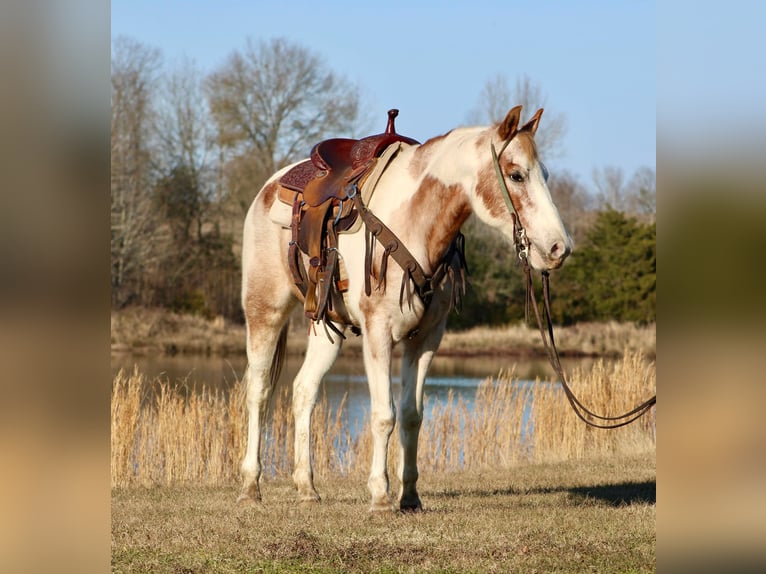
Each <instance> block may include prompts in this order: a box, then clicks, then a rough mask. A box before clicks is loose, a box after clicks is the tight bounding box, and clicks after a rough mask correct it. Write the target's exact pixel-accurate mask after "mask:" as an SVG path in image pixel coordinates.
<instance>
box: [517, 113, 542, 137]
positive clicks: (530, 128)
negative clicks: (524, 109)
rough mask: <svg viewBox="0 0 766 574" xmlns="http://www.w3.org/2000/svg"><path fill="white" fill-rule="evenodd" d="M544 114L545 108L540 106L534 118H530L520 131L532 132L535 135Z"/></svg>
mask: <svg viewBox="0 0 766 574" xmlns="http://www.w3.org/2000/svg"><path fill="white" fill-rule="evenodd" d="M542 115H543V108H540V109H539V110H537V112H535V115H534V116H532V119H531V120H529V121H528V122H527V123H525V124H524V125H523V126H522V127H521V129H520V130H519V131H520V132H531V133H532V135H535V132H536V131H537V126H538V125H539V124H540V118H541V117H542Z"/></svg>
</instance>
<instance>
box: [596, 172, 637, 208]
mask: <svg viewBox="0 0 766 574" xmlns="http://www.w3.org/2000/svg"><path fill="white" fill-rule="evenodd" d="M593 183H594V184H595V186H596V202H597V207H598V209H599V210H604V209H614V210H616V211H622V212H624V213H628V212H630V206H629V204H628V203H629V202H628V198H627V193H626V189H625V173H624V172H623V171H622V168H619V167H615V166H612V165H608V166H606V167H603V168H598V167H594V168H593Z"/></svg>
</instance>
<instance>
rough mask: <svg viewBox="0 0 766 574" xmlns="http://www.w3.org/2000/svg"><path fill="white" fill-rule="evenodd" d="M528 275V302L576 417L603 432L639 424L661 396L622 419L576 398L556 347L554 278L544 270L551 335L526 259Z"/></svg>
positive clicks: (544, 295) (643, 404) (546, 304)
mask: <svg viewBox="0 0 766 574" xmlns="http://www.w3.org/2000/svg"><path fill="white" fill-rule="evenodd" d="M524 272H525V273H526V276H527V300H528V301H529V302H531V303H532V309H533V311H534V313H535V318H536V319H537V325H538V327H539V328H540V336H541V337H542V339H543V345H544V346H545V351H546V353H547V354H548V360H549V361H550V363H551V366H552V367H553V370H554V371H556V374H557V375H558V376H559V378H560V379H561V386H562V388H563V389H564V394H565V395H566V397H567V400H568V401H569V404H570V405H571V407H572V410H573V411H574V412H575V414H576V415H577V416H578V417H579V418H580V420H582V421H583V422H584V423H586V424H588V425H590V426H592V427H596V428H600V429H615V428H619V427H622V426H625V425H628V424H630V423H632V422H633V421H635V420H636V419H638V418H640V417H642V416H643V415H645V414H646V413H647V412H648V411H649V409H651V408H652V407H653V406H654V405H656V404H657V395H656V394H655V395H654V396H652V397H651V398H650V399H648V400H646V401H644V402H643V403H641V404H640V405H638V406H637V407H635V408H634V409H631V410H630V411H628V412H627V413H624V414H621V415H618V416H612V417H607V416H602V415H598V414H596V413H594V412H593V411H591V410H589V409H588V408H587V407H586V406H585V405H583V404H582V402H581V401H580V400H579V399H578V398H577V397H576V396H575V394H574V392H572V389H571V387H570V386H569V383H567V379H566V376H564V369H563V368H562V367H561V360H560V359H559V352H558V349H557V348H556V341H555V340H554V338H553V323H552V321H551V310H550V308H551V305H550V286H549V280H550V276H549V274H548V272H547V271H543V273H542V276H543V302H544V305H545V319H546V326H547V331H548V332H547V333H546V332H545V329H544V328H543V321H542V318H541V317H540V311H539V309H538V307H537V297H536V296H535V294H534V289H533V286H532V273H531V270H530V268H529V265H528V264H527V263H526V259H525V260H524ZM588 417H590V418H592V419H598V420H600V421H615V422H612V423H611V424H601V423H596V422H593V421H592V420H589V419H588Z"/></svg>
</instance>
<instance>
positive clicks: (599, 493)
mask: <svg viewBox="0 0 766 574" xmlns="http://www.w3.org/2000/svg"><path fill="white" fill-rule="evenodd" d="M565 490H568V491H569V492H570V493H571V494H572V495H574V496H576V497H582V498H591V499H596V500H600V501H602V502H605V503H607V504H609V505H611V506H624V505H630V504H656V503H657V481H656V480H646V481H643V482H620V483H617V484H602V485H598V486H576V487H571V488H567V489H565Z"/></svg>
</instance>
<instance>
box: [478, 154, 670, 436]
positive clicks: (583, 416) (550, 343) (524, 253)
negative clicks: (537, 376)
mask: <svg viewBox="0 0 766 574" xmlns="http://www.w3.org/2000/svg"><path fill="white" fill-rule="evenodd" d="M510 141H511V140H510V139H508V140H507V141H506V142H505V143H504V144H503V146H502V147H501V148H500V153H497V152H496V151H495V144H494V143H493V144H491V148H492V161H493V163H494V166H495V173H496V174H497V179H498V182H499V183H500V189H501V190H502V191H503V199H504V200H505V204H506V205H507V206H508V211H510V212H511V215H512V216H513V226H514V234H513V241H514V247H515V248H516V252H517V253H518V256H519V259H520V261H521V263H522V265H523V266H524V274H525V275H526V281H527V316H529V306H530V303H531V305H532V309H533V310H534V313H535V318H536V319H537V326H538V327H539V328H540V336H541V337H542V340H543V345H544V346H545V352H546V354H547V355H548V361H549V362H550V363H551V366H552V367H553V370H554V371H556V374H557V375H558V376H559V378H560V380H561V386H562V387H563V389H564V394H565V395H566V397H567V400H568V401H569V404H570V405H571V407H572V410H573V411H574V412H575V414H576V415H577V416H578V417H579V418H580V420H582V421H583V422H584V423H586V424H587V425H590V426H592V427H595V428H600V429H614V428H619V427H622V426H625V425H628V424H630V423H632V422H633V421H635V420H636V419H638V418H640V417H641V416H643V415H645V414H646V413H647V412H648V411H649V409H651V408H652V407H653V406H654V405H656V404H657V395H656V394H655V395H654V396H652V397H651V398H649V399H648V400H646V401H644V402H643V403H641V404H640V405H638V406H637V407H635V408H634V409H631V410H630V411H628V412H626V413H624V414H622V415H619V416H611V417H608V416H602V415H598V414H596V413H594V412H593V411H591V410H589V409H588V408H587V407H585V405H583V404H582V402H581V401H580V400H579V399H578V398H577V396H575V394H574V392H573V391H572V389H571V387H570V386H569V383H568V382H567V379H566V376H565V375H564V369H563V368H562V367H561V360H560V359H559V352H558V349H557V348H556V341H555V340H554V338H553V322H552V320H551V298H550V275H549V273H548V272H547V271H543V272H542V283H543V304H544V312H545V320H546V327H547V329H546V328H544V327H543V321H542V317H541V315H540V310H539V309H538V307H537V297H536V296H535V291H534V286H533V284H532V269H531V268H530V266H529V261H528V256H529V244H530V242H529V238H528V237H527V233H526V230H525V229H524V226H523V225H522V223H521V218H520V217H519V212H518V211H517V210H516V207H515V206H514V205H513V202H512V201H511V194H510V192H509V191H508V186H507V185H506V183H505V178H504V177H503V173H502V170H501V169H500V162H499V160H498V156H499V155H500V154H502V153H503V151H504V150H505V148H506V147H507V146H508V144H509V143H510ZM546 330H547V333H546ZM592 419H595V420H596V421H602V422H594V420H592Z"/></svg>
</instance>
